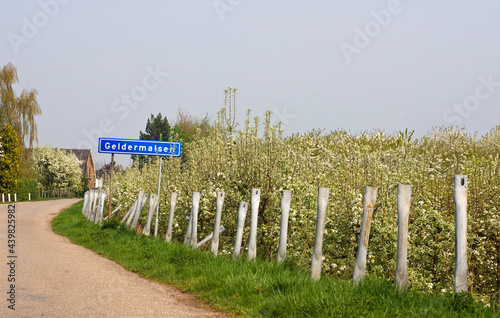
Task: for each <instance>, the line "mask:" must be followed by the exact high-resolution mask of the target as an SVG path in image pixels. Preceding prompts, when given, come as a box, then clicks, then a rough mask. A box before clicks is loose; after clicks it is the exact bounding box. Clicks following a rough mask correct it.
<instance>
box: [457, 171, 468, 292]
mask: <svg viewBox="0 0 500 318" xmlns="http://www.w3.org/2000/svg"><path fill="white" fill-rule="evenodd" d="M467 289H468V285H467V176H462V175H455V292H456V293H461V292H466V291H467Z"/></svg>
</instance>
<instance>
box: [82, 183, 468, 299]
mask: <svg viewBox="0 0 500 318" xmlns="http://www.w3.org/2000/svg"><path fill="white" fill-rule="evenodd" d="M454 190H455V191H454V199H455V227H456V237H455V292H457V293H458V292H464V291H467V288H468V286H467V176H462V175H456V176H455V180H454ZM329 191H330V189H329V188H323V187H319V188H318V202H317V218H316V234H315V240H314V247H313V252H312V258H311V278H312V279H313V280H319V279H320V277H321V262H322V258H323V252H322V247H323V233H324V227H325V218H326V211H327V206H328V197H329ZM224 196H225V194H224V192H222V191H219V192H217V201H216V213H215V221H214V230H213V232H212V234H210V235H209V236H208V237H206V238H205V239H204V240H202V241H201V242H199V243H198V242H197V236H198V235H197V228H198V223H197V222H198V210H199V204H200V197H201V195H200V193H199V192H193V194H192V205H191V214H190V217H189V222H188V227H187V231H186V235H185V236H184V244H185V245H188V246H192V247H193V248H199V247H200V246H202V245H203V244H205V243H206V242H208V241H209V240H211V242H212V244H211V253H213V254H214V255H217V253H218V248H219V234H220V233H221V232H222V231H224V226H222V225H221V224H220V220H221V214H222V207H223V204H224ZM105 197H106V194H105V193H104V192H103V190H99V192H97V191H95V190H91V191H89V192H87V193H85V200H84V205H83V211H82V213H83V214H84V215H86V216H87V218H88V219H89V220H90V221H94V222H95V223H97V222H99V221H101V220H102V206H103V203H104V199H105ZM376 197H377V188H375V187H365V193H364V198H363V216H362V221H361V232H360V238H359V245H358V251H357V256H356V262H355V264H354V273H353V278H352V279H353V283H354V284H359V283H360V282H361V281H362V280H363V278H364V276H365V273H366V256H367V250H368V242H369V237H370V226H371V222H372V219H373V211H374V209H375V202H376ZM148 198H149V200H150V203H149V211H148V217H147V222H146V226H145V227H144V230H143V234H145V235H149V232H150V225H151V220H152V217H153V212H154V211H155V209H156V207H157V206H158V196H157V195H155V194H150V195H145V194H144V192H143V191H139V194H138V197H137V200H136V201H135V202H134V204H132V206H131V207H130V209H129V211H128V212H127V213H126V214H125V216H124V217H123V219H122V220H121V222H122V223H125V224H126V225H127V226H128V227H130V228H133V229H135V230H137V224H138V220H139V217H140V214H141V211H142V209H143V207H144V205H145V204H146V201H147V200H148ZM97 200H98V203H97V204H96V202H97ZM410 201H411V186H410V185H403V184H399V185H398V191H397V212H398V236H397V254H396V271H395V275H394V284H395V286H396V288H397V289H400V290H402V289H406V288H407V284H408V268H407V248H408V220H409V213H410ZM176 202H177V193H175V192H173V193H171V196H170V213H169V217H168V223H167V232H166V234H165V242H171V240H172V224H173V219H174V211H175V205H176ZM290 203H291V191H289V190H283V191H281V223H280V238H279V247H278V254H277V261H278V262H283V260H284V259H285V258H286V244H287V232H288V218H289V211H290ZM259 204H260V190H259V189H252V192H251V201H250V208H251V215H250V234H249V243H248V260H249V261H251V260H253V259H255V257H256V256H257V221H258V209H259ZM120 207H121V205H120V206H119V207H118V208H117V209H115V211H113V214H114V213H115V212H116V211H117V210H118V209H119V208H120ZM247 210H248V203H247V202H241V203H240V205H239V209H238V223H237V229H236V239H235V245H234V252H233V256H234V257H240V254H241V242H242V238H243V230H244V225H245V219H246V215H247Z"/></svg>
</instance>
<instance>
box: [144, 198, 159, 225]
mask: <svg viewBox="0 0 500 318" xmlns="http://www.w3.org/2000/svg"><path fill="white" fill-rule="evenodd" d="M158 200H159V197H158V195H156V194H151V195H149V209H148V219H147V221H146V226H145V227H144V230H143V231H142V234H145V235H149V234H150V233H149V232H150V231H151V221H152V220H153V214H154V212H155V211H156V208H157V207H158Z"/></svg>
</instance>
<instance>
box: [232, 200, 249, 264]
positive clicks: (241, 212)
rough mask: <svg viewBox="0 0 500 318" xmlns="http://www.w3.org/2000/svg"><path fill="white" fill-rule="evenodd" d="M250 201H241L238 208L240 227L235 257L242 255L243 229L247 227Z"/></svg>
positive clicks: (237, 231) (235, 244) (235, 245)
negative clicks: (246, 220)
mask: <svg viewBox="0 0 500 318" xmlns="http://www.w3.org/2000/svg"><path fill="white" fill-rule="evenodd" d="M247 211H248V203H246V202H240V207H239V209H238V227H237V228H236V240H235V242H234V252H233V257H240V253H241V240H242V239H243V229H244V227H245V218H246V217H247Z"/></svg>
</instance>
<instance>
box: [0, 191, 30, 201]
mask: <svg viewBox="0 0 500 318" xmlns="http://www.w3.org/2000/svg"><path fill="white" fill-rule="evenodd" d="M12 198H13V199H14V200H11V199H12ZM5 199H7V201H5ZM29 199H30V201H31V193H30V194H29ZM2 202H17V193H14V195H13V196H11V194H10V193H7V195H5V193H2Z"/></svg>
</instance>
